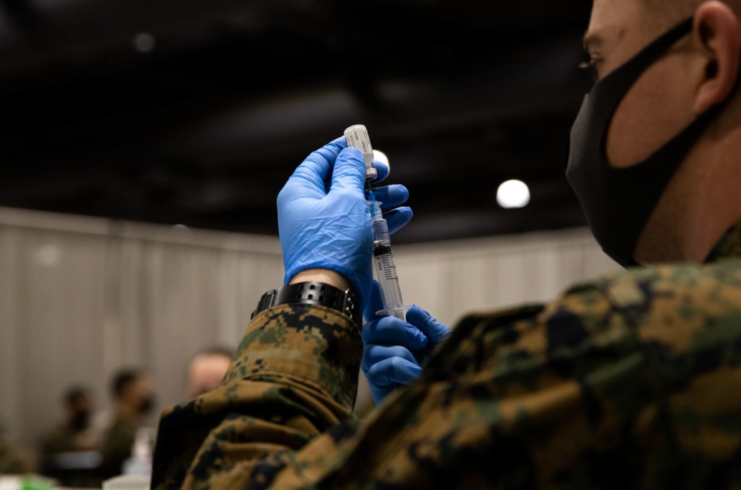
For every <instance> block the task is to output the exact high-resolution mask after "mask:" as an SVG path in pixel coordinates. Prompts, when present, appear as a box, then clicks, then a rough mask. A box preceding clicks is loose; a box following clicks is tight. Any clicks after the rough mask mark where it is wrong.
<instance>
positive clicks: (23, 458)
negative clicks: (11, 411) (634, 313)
mask: <svg viewBox="0 0 741 490" xmlns="http://www.w3.org/2000/svg"><path fill="white" fill-rule="evenodd" d="M33 471H34V466H33V463H32V461H31V457H30V455H29V454H28V453H27V452H26V451H24V450H23V449H21V448H20V447H19V446H18V445H17V444H16V443H15V441H13V440H12V439H11V438H10V436H9V435H8V434H7V433H6V432H5V429H4V428H3V427H2V426H0V475H24V474H26V473H32V472H33Z"/></svg>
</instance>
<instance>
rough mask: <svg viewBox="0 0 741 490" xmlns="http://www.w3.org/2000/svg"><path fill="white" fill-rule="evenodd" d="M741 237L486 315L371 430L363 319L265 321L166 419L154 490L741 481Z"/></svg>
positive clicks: (651, 485)
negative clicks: (211, 386) (360, 404)
mask: <svg viewBox="0 0 741 490" xmlns="http://www.w3.org/2000/svg"><path fill="white" fill-rule="evenodd" d="M739 236H741V232H739V229H737V228H735V229H734V230H732V231H731V232H730V233H729V234H728V235H727V236H726V237H725V238H724V240H723V241H722V242H721V243H720V244H719V246H718V247H716V252H717V253H716V258H717V259H718V262H716V263H715V264H712V265H706V266H694V265H677V266H666V267H657V268H644V269H635V270H630V271H625V272H621V273H618V274H615V275H611V276H608V277H604V278H601V279H598V280H594V281H589V282H584V283H581V284H578V285H576V286H574V287H572V288H571V289H570V290H569V291H567V292H566V293H565V294H564V295H563V296H562V297H561V298H559V299H557V300H556V301H554V302H553V303H551V304H549V305H547V306H532V307H523V308H519V309H514V310H509V311H504V312H498V313H492V314H481V315H471V316H469V317H467V318H465V319H463V320H462V321H461V322H460V324H459V325H458V326H457V327H456V328H455V330H454V332H453V334H452V336H451V337H450V338H449V339H448V340H447V341H446V343H445V344H444V345H442V346H441V347H440V348H439V349H438V350H437V351H436V352H435V353H434V355H433V357H432V358H431V359H430V361H429V362H428V364H427V366H426V367H425V370H424V373H423V375H422V377H421V379H420V380H419V381H418V382H416V383H414V384H413V385H412V386H410V387H408V388H404V389H401V390H398V391H397V392H396V393H395V394H394V395H392V396H391V397H390V398H389V399H388V400H386V402H385V403H384V404H383V405H382V406H381V407H380V408H379V409H377V410H376V411H375V412H374V413H372V414H371V415H370V416H369V417H368V418H366V419H365V420H364V421H362V422H357V421H355V420H353V419H352V417H351V415H350V414H351V409H352V400H353V399H354V396H355V391H356V380H357V376H358V366H359V363H360V358H361V355H362V350H363V349H362V347H363V346H362V341H361V338H360V335H359V333H358V330H357V328H356V326H355V325H354V324H353V323H352V322H351V321H350V319H349V318H347V317H345V316H343V315H341V314H339V313H337V312H335V311H333V310H329V309H326V308H321V307H305V306H287V305H284V306H279V307H276V308H273V309H270V310H268V311H265V312H263V313H262V314H260V315H258V316H257V317H256V318H255V319H254V320H253V321H252V323H251V324H250V325H249V327H248V328H247V332H246V333H245V336H244V340H243V341H242V344H241V346H240V348H239V351H238V352H237V354H236V355H235V357H234V359H233V361H232V365H231V368H230V370H229V373H228V374H227V376H226V378H225V380H224V383H223V385H222V386H221V388H219V389H218V390H216V391H214V392H212V393H209V394H206V395H204V396H201V397H200V398H198V399H196V400H195V401H192V402H189V403H184V404H181V405H179V406H176V407H174V408H172V409H169V410H167V411H165V412H164V414H163V417H162V421H161V424H160V434H159V438H158V446H157V450H156V454H155V468H154V478H153V482H152V485H153V488H155V489H157V490H169V489H176V488H178V489H179V488H182V489H186V490H196V489H211V490H227V489H240V490H241V489H246V490H254V489H298V488H322V489H325V488H326V489H330V488H331V489H340V488H341V489H401V488H420V489H425V490H430V489H438V488H439V489H451V488H462V489H478V488H500V489H527V488H554V489H574V490H576V489H587V488H601V489H695V488H713V489H716V488H734V487H738V486H741V458H740V457H739V454H740V452H739V450H740V449H741V366H740V364H741V259H735V258H729V257H738V256H741V240H739Z"/></svg>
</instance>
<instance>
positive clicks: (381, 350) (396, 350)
mask: <svg viewBox="0 0 741 490" xmlns="http://www.w3.org/2000/svg"><path fill="white" fill-rule="evenodd" d="M392 357H398V358H400V359H404V360H406V361H409V362H411V363H414V364H417V360H416V359H415V357H414V354H412V353H411V352H410V351H409V349H407V348H405V347H402V346H400V345H375V344H370V345H366V346H365V348H364V350H363V361H362V363H361V365H362V368H363V372H364V373H367V372H368V371H369V370H370V368H371V367H373V366H375V365H376V364H378V363H379V362H381V361H384V360H386V359H390V358H392Z"/></svg>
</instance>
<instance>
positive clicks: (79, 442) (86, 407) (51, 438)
mask: <svg viewBox="0 0 741 490" xmlns="http://www.w3.org/2000/svg"><path fill="white" fill-rule="evenodd" d="M91 413H92V400H91V397H90V393H89V392H88V390H86V389H85V388H79V387H75V388H71V389H69V390H68V391H67V393H65V395H64V421H63V422H62V423H61V424H59V426H58V427H57V428H55V429H53V430H52V431H51V432H49V433H48V434H46V435H45V436H44V437H43V438H42V442H41V452H42V454H44V455H46V456H48V455H53V454H58V453H66V452H75V451H90V450H92V449H95V440H94V438H93V437H92V435H91V433H90V431H89V428H90V415H91Z"/></svg>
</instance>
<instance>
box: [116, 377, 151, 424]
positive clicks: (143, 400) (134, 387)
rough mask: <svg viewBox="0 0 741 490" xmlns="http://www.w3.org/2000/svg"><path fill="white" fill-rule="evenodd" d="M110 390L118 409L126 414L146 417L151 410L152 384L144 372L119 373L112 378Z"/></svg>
mask: <svg viewBox="0 0 741 490" xmlns="http://www.w3.org/2000/svg"><path fill="white" fill-rule="evenodd" d="M112 390H113V396H114V397H115V399H116V402H117V404H118V407H119V409H120V410H122V411H124V412H126V413H127V414H136V415H146V414H147V413H149V412H150V411H151V410H152V408H153V405H154V383H153V381H152V378H151V377H150V376H149V375H148V374H147V373H146V372H144V371H140V370H135V369H126V370H122V371H119V372H118V374H116V376H114V378H113V385H112Z"/></svg>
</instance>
